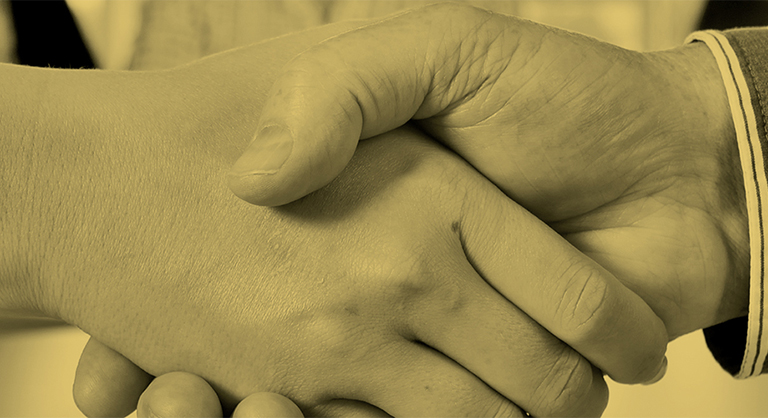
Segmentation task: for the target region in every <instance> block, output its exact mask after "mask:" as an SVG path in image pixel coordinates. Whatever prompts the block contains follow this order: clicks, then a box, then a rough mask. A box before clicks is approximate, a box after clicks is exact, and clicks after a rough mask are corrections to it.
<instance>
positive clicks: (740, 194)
mask: <svg viewBox="0 0 768 418" xmlns="http://www.w3.org/2000/svg"><path fill="white" fill-rule="evenodd" d="M654 54H655V55H656V57H657V58H659V59H658V61H657V62H659V63H661V65H660V68H661V71H662V74H664V76H665V77H666V78H667V79H668V80H669V83H670V86H675V87H676V89H675V90H673V91H674V92H675V94H671V95H670V96H671V97H672V99H671V100H668V102H669V103H670V105H671V106H674V107H675V108H676V109H674V110H670V111H669V112H668V114H669V115H673V118H674V119H675V120H673V121H671V122H668V123H669V126H671V127H673V129H672V131H671V133H670V134H669V135H668V138H667V139H669V140H671V141H675V140H676V141H677V150H676V152H674V155H675V157H674V160H673V163H672V164H677V165H679V166H681V167H685V171H686V172H685V173H683V175H684V176H687V177H688V178H691V179H695V180H696V181H694V182H692V183H691V184H693V185H695V188H696V189H697V190H696V191H695V192H694V193H693V194H694V195H696V196H697V198H698V199H697V202H696V204H695V205H696V206H697V207H698V208H699V209H701V210H703V211H704V212H705V213H706V214H707V215H708V216H709V217H710V218H711V219H712V220H713V223H714V224H715V225H716V226H717V227H718V229H719V231H720V235H721V238H722V241H723V244H724V245H723V248H725V250H726V251H727V253H728V254H727V255H726V258H727V260H728V268H727V269H726V272H727V273H726V274H727V275H728V277H726V278H725V279H724V281H725V283H726V287H725V289H724V294H723V299H722V302H721V305H720V307H719V311H718V312H717V315H716V318H717V320H718V322H722V321H725V320H728V319H732V318H735V317H738V316H743V315H746V314H747V309H748V305H749V261H750V260H749V234H748V218H747V209H746V196H745V192H744V179H743V173H742V169H741V161H740V157H739V149H738V143H737V141H736V132H735V129H734V124H733V117H732V115H731V110H730V106H729V104H728V97H727V94H726V90H725V86H724V83H723V79H722V76H721V73H720V70H719V68H718V65H717V62H716V60H715V58H714V56H713V55H712V53H711V52H710V50H709V48H708V47H707V46H706V45H705V44H704V43H701V42H696V43H692V44H688V45H685V46H681V47H678V48H676V49H673V50H670V51H663V52H659V53H654ZM652 55H653V54H652ZM680 109H682V111H681V110H680ZM702 245H707V244H706V243H704V244H702Z"/></svg>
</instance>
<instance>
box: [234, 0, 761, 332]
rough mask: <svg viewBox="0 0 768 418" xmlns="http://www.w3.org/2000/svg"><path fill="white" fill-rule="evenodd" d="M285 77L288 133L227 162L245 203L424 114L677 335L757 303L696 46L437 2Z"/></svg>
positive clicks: (722, 128)
mask: <svg viewBox="0 0 768 418" xmlns="http://www.w3.org/2000/svg"><path fill="white" fill-rule="evenodd" d="M446 28H450V30H447V29H446ZM399 36H401V37H404V38H407V39H409V42H405V41H398V37H399ZM412 39H421V42H411V41H410V40H412ZM403 45H409V48H410V49H409V48H403V47H402V46H403ZM393 47H394V49H392V48H393ZM411 47H412V48H411ZM382 51H387V52H382ZM382 57H386V59H385V60H384V61H382V60H381V58H382ZM409 71H412V72H409ZM308 86H311V88H310V87H308ZM273 92H274V93H273V95H272V97H271V99H270V105H269V106H268V107H267V108H268V109H270V111H268V112H267V113H266V114H265V116H264V117H263V120H262V122H261V123H260V126H267V127H269V128H270V129H268V130H267V131H266V132H272V133H274V132H276V129H275V128H274V126H283V127H285V128H287V129H283V132H289V133H290V135H291V136H292V138H289V139H290V140H291V141H292V144H291V146H290V147H288V146H285V145H280V142H279V141H277V142H276V141H275V140H274V137H275V135H272V140H271V141H270V140H268V139H269V138H266V135H259V136H257V138H256V140H255V141H254V143H253V145H252V146H251V147H250V148H249V150H248V151H247V152H246V153H245V155H244V157H243V158H241V160H240V161H239V162H238V163H237V164H236V165H235V167H234V170H233V173H232V175H231V176H230V186H231V187H233V189H234V190H235V192H236V193H238V195H240V196H241V197H243V198H245V199H246V200H249V201H251V202H254V203H260V204H276V203H282V202H285V201H290V200H292V199H294V198H296V197H298V196H301V195H303V194H305V193H306V192H308V191H310V190H314V189H315V188H317V187H319V186H321V185H322V184H324V183H325V182H327V181H328V180H329V179H330V178H332V177H333V176H334V175H335V173H336V172H338V171H339V170H341V167H343V166H344V164H345V163H346V161H347V159H348V158H350V156H351V151H352V150H353V149H354V146H353V145H354V143H355V142H356V141H357V139H358V138H360V137H362V138H366V137H368V136H371V135H374V134H377V133H380V132H384V131H386V130H388V129H391V128H393V127H395V126H398V125H399V124H402V123H404V122H405V121H406V120H408V119H410V118H415V119H419V120H420V124H419V125H420V127H421V128H422V129H424V130H426V131H428V132H429V133H430V134H432V135H433V136H434V137H435V138H437V139H438V140H440V141H442V142H443V143H445V144H446V145H448V146H449V147H450V148H452V149H453V150H455V151H457V152H459V153H460V154H461V155H462V156H463V157H465V158H466V159H467V160H468V161H470V162H471V163H472V164H473V165H474V166H475V168H477V169H478V170H480V171H482V172H483V173H484V174H485V175H486V176H488V177H489V178H490V179H492V180H493V181H494V182H495V183H496V184H497V185H498V186H499V187H500V188H501V189H502V190H503V191H504V192H505V193H506V194H507V195H508V196H510V197H513V198H514V199H516V200H517V201H518V202H520V203H522V204H523V205H524V206H525V207H526V208H528V209H530V210H531V211H533V212H534V213H535V214H536V215H538V216H539V217H541V218H542V219H545V220H546V221H548V223H549V224H550V225H551V226H553V227H554V228H555V229H556V230H557V231H558V232H560V233H562V234H563V235H564V236H565V237H566V238H567V239H568V240H569V241H570V242H572V243H573V244H575V245H576V246H577V247H578V248H580V249H581V250H583V251H585V252H586V253H587V254H589V255H590V256H592V257H593V258H594V259H596V260H598V261H599V262H600V263H601V264H603V265H604V266H606V267H608V269H609V270H611V271H612V272H614V273H615V274H617V277H619V278H620V279H621V280H622V281H624V283H626V284H627V285H629V286H630V287H631V288H632V289H633V290H635V291H636V292H637V293H638V294H640V295H642V296H643V297H644V299H645V300H646V301H648V302H649V304H651V306H652V307H653V308H654V310H655V311H656V312H657V313H658V314H659V315H660V316H661V317H662V318H664V320H665V323H666V325H667V329H668V331H669V333H670V337H671V338H674V337H675V336H677V335H681V334H684V333H687V332H690V331H692V330H695V329H698V328H701V327H706V326H709V325H712V324H715V323H718V322H721V321H723V320H726V319H729V318H732V317H736V316H740V315H743V314H744V313H745V309H746V292H747V288H746V281H745V280H744V279H745V277H746V268H745V267H746V230H745V225H746V221H745V215H744V209H743V203H742V202H743V196H742V193H743V186H742V185H741V180H740V176H741V173H740V172H739V166H738V164H737V156H736V153H735V141H734V140H733V133H732V128H731V126H730V119H729V117H728V112H727V108H726V107H725V102H724V99H723V97H724V93H723V91H722V86H721V85H720V81H719V79H718V75H717V70H716V69H715V68H714V63H713V61H712V59H711V57H710V56H709V53H708V51H706V48H705V47H703V46H701V45H693V46H686V47H681V48H678V49H677V50H672V51H665V52H659V53H652V54H639V53H634V52H631V51H625V50H621V49H619V48H616V47H613V46H611V45H606V44H603V43H600V42H598V41H595V40H592V39H588V38H584V37H580V36H577V35H573V34H568V33H564V32H561V31H557V30H553V29H549V28H543V27H541V26H539V25H535V24H531V23H530V22H525V21H520V20H518V19H513V18H508V17H501V16H498V15H491V14H488V13H486V12H482V11H479V10H477V9H472V8H467V7H463V6H457V5H444V6H433V7H430V8H426V9H423V10H420V11H416V12H411V13H408V14H405V15H404V16H401V17H399V18H396V19H393V20H392V21H390V22H385V23H383V24H380V25H378V26H375V27H368V28H365V29H364V30H361V31H358V32H354V33H350V34H347V35H344V36H341V37H339V38H337V39H334V40H331V41H329V42H326V43H325V44H324V45H322V46H320V47H317V48H314V49H312V50H310V51H308V52H306V53H304V54H303V55H302V56H301V57H299V58H297V59H296V60H294V62H293V63H291V64H290V65H289V66H288V67H287V68H286V70H285V74H284V75H283V76H282V78H281V79H280V81H279V82H278V86H277V87H276V88H275V89H274V90H273ZM296 97H301V99H302V100H301V101H297V100H296V99H295V98H296ZM328 97H335V98H337V99H338V100H336V101H334V100H331V101H329V100H328ZM313 98H319V99H320V102H321V104H319V105H318V104H317V102H316V101H315V100H314V99H313ZM350 98H353V99H354V100H350ZM510 98H511V99H510ZM329 103H331V104H332V105H331V106H329V105H328V104H329ZM285 115H291V117H290V118H286V117H285ZM328 121H334V123H329V122H328ZM256 131H257V132H259V129H257V130H256ZM339 138H341V139H342V140H343V141H339ZM344 141H346V142H344ZM286 150H287V152H286ZM318 150H320V152H318ZM324 156H326V158H325V159H323V157H324ZM286 157H287V158H288V160H287V162H283V161H284V159H285V158H286ZM308 161H309V162H311V164H308V163H307V162H308ZM281 164H283V165H282V168H281ZM307 170H309V171H307ZM307 180H309V181H307Z"/></svg>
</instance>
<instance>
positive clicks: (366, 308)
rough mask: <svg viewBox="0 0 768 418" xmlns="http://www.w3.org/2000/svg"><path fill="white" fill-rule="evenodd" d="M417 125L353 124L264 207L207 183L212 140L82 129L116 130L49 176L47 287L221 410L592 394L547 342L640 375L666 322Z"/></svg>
mask: <svg viewBox="0 0 768 418" xmlns="http://www.w3.org/2000/svg"><path fill="white" fill-rule="evenodd" d="M421 137H422V136H421V135H420V134H418V133H416V132H414V131H412V130H401V131H395V132H392V133H390V134H388V135H386V136H384V137H382V138H380V139H379V140H376V141H368V142H367V143H366V144H365V146H363V147H361V149H360V150H359V152H358V155H357V157H356V159H355V161H354V162H353V164H352V166H350V167H349V169H348V170H346V171H345V173H344V175H343V176H342V177H341V178H340V179H339V180H338V181H336V182H334V183H333V184H331V185H330V186H329V187H327V188H325V189H323V191H321V192H318V193H316V194H314V195H313V196H311V197H309V198H307V199H303V200H302V201H300V202H296V203H294V204H292V205H289V206H285V207H281V208H277V209H272V208H260V207H255V206H252V205H248V204H246V203H245V202H242V201H240V200H238V199H236V198H234V197H233V196H230V195H229V194H228V191H227V190H226V189H225V188H222V187H220V181H221V177H220V176H221V174H222V172H221V169H220V168H219V167H220V163H219V162H218V158H212V157H211V155H216V153H217V152H220V151H218V150H220V149H221V146H220V144H218V143H216V142H214V141H211V142H206V141H202V142H190V143H187V142H184V141H175V140H169V139H165V140H163V141H160V140H158V139H157V138H151V140H148V141H144V140H142V139H135V138H134V139H133V140H128V141H127V143H123V144H119V145H118V144H98V147H102V146H104V148H103V149H104V150H105V152H110V153H111V152H112V150H116V151H119V152H117V153H115V154H109V155H110V156H111V158H104V159H96V158H93V159H89V164H88V165H87V170H86V171H85V173H86V174H88V175H92V174H93V173H99V176H98V177H95V178H94V181H90V180H89V179H87V178H80V177H79V176H78V174H79V173H70V175H71V176H72V177H67V178H65V179H63V180H61V182H60V183H57V184H55V185H52V187H65V188H66V189H67V190H69V192H70V193H69V195H70V196H71V198H70V199H63V201H61V202H60V204H61V207H62V208H63V209H62V211H61V212H57V213H52V214H50V215H51V216H53V217H55V219H54V220H57V219H61V218H59V216H63V215H62V214H70V216H73V217H74V221H70V222H61V221H59V222H53V225H54V228H53V231H50V235H49V237H50V238H49V240H48V241H47V242H46V243H45V245H44V247H43V248H44V249H45V250H46V251H47V252H48V253H49V254H50V257H48V258H47V259H46V262H45V264H44V265H43V266H42V267H41V271H42V272H44V273H46V274H45V275H46V277H49V278H50V279H49V280H50V282H49V283H50V284H51V286H50V287H51V288H53V289H58V290H59V291H60V292H61V293H59V294H56V295H55V301H56V302H57V303H56V304H55V305H54V306H55V309H56V311H57V312H58V315H59V316H60V317H62V318H64V319H66V320H67V321H69V322H71V323H74V324H77V325H78V326H79V327H80V328H82V329H83V330H85V331H86V332H88V333H89V334H91V335H92V336H93V337H95V338H97V339H98V340H99V341H101V342H103V343H104V344H105V345H106V346H108V347H111V348H113V349H114V350H116V351H117V352H119V353H121V354H122V355H123V356H125V357H126V358H128V359H130V360H131V361H132V362H134V363H135V364H137V365H138V366H140V367H141V368H142V369H143V370H145V371H146V372H147V373H149V374H151V375H155V376H158V375H162V374H165V373H168V372H172V371H185V372H189V373H193V374H196V375H198V376H200V377H203V378H204V379H205V380H206V381H207V382H209V383H210V384H211V386H212V387H213V388H214V389H215V390H216V392H217V393H218V395H219V396H220V398H221V400H222V403H223V405H224V407H225V410H229V409H231V408H232V407H233V406H234V404H235V403H236V402H238V401H240V400H242V399H243V398H245V397H246V396H247V395H249V394H251V393H254V392H275V393H279V394H281V395H285V396H288V397H289V398H290V399H292V400H293V401H294V402H296V404H297V405H299V406H300V407H301V409H302V410H303V411H304V412H305V413H307V414H308V415H320V416H322V415H349V414H352V415H374V416H375V415H377V414H381V413H382V412H381V411H386V413H388V414H390V415H395V416H397V415H408V416H411V415H430V416H447V415H459V416H465V415H466V416H477V415H482V416H485V415H495V414H500V415H516V414H519V413H520V412H519V410H518V409H517V407H516V406H515V405H519V406H520V407H521V408H523V409H524V410H526V411H529V412H531V413H532V414H535V415H594V414H599V413H600V411H602V409H603V408H604V406H605V403H606V401H607V391H606V387H605V383H604V382H603V379H602V373H601V372H600V370H598V369H596V368H594V367H593V366H592V365H591V364H590V362H589V361H587V360H586V359H585V358H584V357H582V356H581V355H579V354H578V353H577V352H576V351H575V350H573V349H572V348H570V347H569V346H568V345H566V343H567V344H570V345H572V346H574V347H578V349H579V351H580V352H586V353H594V360H593V361H594V362H595V363H597V364H600V366H601V367H602V368H603V369H606V370H612V371H614V373H615V374H616V375H617V376H619V378H623V379H624V380H626V381H645V380H648V379H651V378H652V377H653V376H654V375H655V374H656V373H657V372H658V370H659V368H660V366H661V363H662V358H663V353H664V347H665V344H666V338H667V336H666V333H665V332H664V329H663V325H662V324H661V321H660V320H659V319H658V318H657V317H656V316H655V315H654V314H653V313H652V311H651V310H650V309H649V308H648V307H647V305H645V304H644V303H643V302H642V300H641V299H640V298H639V297H637V296H636V295H635V294H634V293H632V292H631V291H629V290H628V289H626V288H625V287H623V286H622V285H621V284H620V283H619V282H618V281H617V280H616V279H615V278H613V277H612V276H611V275H610V274H609V273H607V272H606V271H604V270H603V269H602V268H600V267H599V266H598V265H597V264H596V263H594V262H593V261H592V260H590V259H589V258H587V257H584V256H583V255H582V254H581V253H579V252H578V251H577V250H576V249H574V248H573V247H571V246H570V245H569V244H568V243H567V242H566V241H565V240H563V239H562V238H561V237H559V236H558V235H557V234H556V233H554V232H553V231H551V230H550V229H549V228H548V227H546V225H544V224H543V223H541V222H540V221H539V220H538V219H536V218H534V217H533V216H532V215H530V214H529V213H527V212H525V211H524V210H523V209H522V208H520V207H519V206H517V205H516V204H514V203H513V202H511V201H509V200H508V199H507V198H506V197H505V196H504V195H503V194H502V193H501V192H500V191H499V190H498V189H496V188H495V187H493V185H491V184H490V183H488V182H487V181H486V180H485V179H484V178H483V177H482V176H480V175H479V174H477V173H476V172H475V171H474V170H472V169H471V168H470V167H469V166H468V165H466V164H465V163H463V162H462V161H461V160H460V159H458V158H457V157H455V156H453V155H451V154H450V153H446V152H445V151H444V150H441V149H440V148H439V147H438V146H437V145H435V144H433V143H430V142H429V141H426V140H425V139H423V138H422V139H420V138H421ZM105 140H106V141H109V140H108V139H105ZM80 144H81V145H82V143H80ZM112 145H114V147H113V146H112ZM78 149H79V150H81V151H82V148H79V147H78ZM100 149H101V148H100ZM180 149H186V152H182V153H179V152H178V151H179V150H180ZM97 153H98V152H97ZM80 155H81V156H83V158H89V154H80ZM65 160H66V158H65ZM131 164H138V165H137V166H139V167H142V168H143V169H142V170H135V171H132V172H131V173H132V174H131V175H126V171H125V169H126V167H129V166H130V165H131ZM153 167H154V168H153ZM75 171H77V170H75ZM161 174H162V175H161ZM115 184H119V185H120V187H119V188H113V187H114V185H115ZM126 196H130V199H126V198H125V197H126ZM94 202H98V205H95V206H94V205H92V203H94ZM116 214H122V215H120V216H115V215H116ZM243 222H246V224H247V225H249V226H248V227H243V225H244V223H243ZM107 232H108V233H107ZM491 286H493V287H491ZM510 301H512V302H513V303H515V304H518V306H520V307H521V308H523V309H525V312H526V313H527V314H526V313H524V312H523V311H521V310H520V309H519V308H518V307H516V306H515V305H513V304H512V303H510ZM532 318H533V319H532ZM534 320H535V321H537V322H539V323H541V324H544V325H545V326H546V327H547V328H548V329H550V330H552V332H553V333H554V334H555V335H556V336H557V337H559V338H556V337H555V336H553V335H552V334H550V333H549V332H547V331H546V330H545V329H543V328H542V327H540V326H539V325H538V324H537V323H536V322H534ZM627 330H632V332H631V334H630V337H631V338H625V337H624V336H623V335H622V334H623V333H627ZM631 339H635V340H631ZM563 341H564V342H565V343H564V342H563Z"/></svg>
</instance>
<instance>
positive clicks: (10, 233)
mask: <svg viewBox="0 0 768 418" xmlns="http://www.w3.org/2000/svg"><path fill="white" fill-rule="evenodd" d="M361 24H362V23H344V24H339V25H332V26H325V27H321V28H316V29H313V30H311V31H306V32H302V33H298V34H294V35H289V36H286V37H282V38H278V39H274V40H270V41H266V42H263V43H261V44H256V45H253V46H249V47H245V48H241V49H239V50H236V51H229V52H226V53H222V54H218V55H216V56H212V57H209V58H207V59H204V60H201V61H198V62H195V63H191V64H189V65H187V66H185V67H182V68H178V69H173V70H169V71H162V72H107V71H93V70H90V71H89V70H85V71H83V70H52V69H39V68H32V67H23V66H13V65H2V66H0V80H2V81H0V83H1V84H2V86H1V87H0V91H3V101H2V104H0V106H2V107H3V108H2V111H1V112H0V115H2V124H1V125H0V138H1V139H0V160H1V161H2V163H1V164H0V176H2V177H0V185H1V187H2V188H1V189H0V193H1V195H0V215H1V216H2V218H0V222H1V226H2V231H3V232H2V241H0V310H13V311H20V312H24V313H38V314H39V313H43V314H46V315H49V316H56V317H59V316H61V312H59V309H58V308H55V306H57V305H58V304H59V302H60V301H59V300H57V299H60V297H61V295H62V293H63V292H64V291H65V289H62V288H61V286H62V284H61V283H63V282H62V280H61V276H62V275H67V274H70V273H71V271H72V268H73V267H74V266H77V265H82V264H83V260H85V259H89V258H95V257H93V256H94V254H92V251H95V250H97V251H101V250H103V249H105V248H112V247H114V246H116V245H119V243H114V242H111V241H110V240H111V238H112V237H113V236H116V234H115V233H116V232H117V231H115V230H114V228H118V229H119V228H134V227H139V226H141V223H142V220H141V219H135V218H131V215H132V214H135V213H136V212H135V211H136V210H140V209H141V208H144V207H145V206H143V205H147V204H149V203H150V201H151V200H152V199H154V198H156V197H157V196H147V193H167V195H166V197H165V199H166V200H169V201H172V200H173V199H174V196H176V195H177V194H178V193H179V190H185V193H190V190H191V191H195V190H197V191H198V192H200V191H203V190H208V189H210V188H211V187H220V188H221V191H222V195H223V196H224V197H229V195H228V192H226V189H225V188H224V186H222V185H221V184H218V183H216V184H213V183H211V182H218V181H219V179H218V177H216V176H213V177H211V173H217V170H224V169H226V168H228V167H229V165H230V164H231V163H232V161H233V160H234V159H235V158H236V156H237V154H238V153H239V151H240V150H241V149H242V148H243V146H244V145H245V144H247V142H248V141H249V140H250V139H251V137H252V136H253V129H254V127H255V124H256V121H257V119H258V115H259V112H260V109H261V106H262V104H263V101H264V98H265V97H266V93H267V90H268V89H269V87H270V85H271V82H272V80H273V78H274V77H275V76H276V74H277V73H278V72H279V70H280V68H281V67H282V66H283V65H284V64H285V63H286V62H287V61H288V60H289V59H290V58H292V57H293V56H294V55H296V54H298V53H299V52H301V51H302V50H303V49H305V48H307V47H308V46H310V45H312V44H314V43H317V42H320V41H322V40H323V39H325V38H327V37H329V36H333V35H335V34H338V33H341V32H343V31H346V30H349V29H351V28H354V27H356V26H359V25H361ZM179 145H181V148H180V147H179ZM199 153H206V154H207V155H208V156H210V157H211V158H209V159H207V160H206V161H209V162H210V166H209V167H200V163H199V161H200V160H199V159H197V160H195V161H196V163H195V164H192V163H189V161H191V160H192V159H191V156H194V155H198V154H199ZM184 160H189V161H186V162H187V163H188V164H184V162H185V161H184ZM169 161H170V162H171V163H173V164H171V165H172V166H173V167H175V168H170V166H171V165H169ZM177 163H178V164H177ZM179 169H181V170H187V171H186V172H185V173H183V175H178V174H179V173H173V174H174V175H170V174H171V173H169V172H167V170H179ZM203 177H205V178H203ZM171 178H176V179H181V180H179V181H175V182H174V181H170V179H171ZM180 182H181V183H184V184H181V183H180ZM115 207H119V208H120V210H121V211H122V212H121V213H115V212H114V208H115ZM110 220H111V221H110ZM144 227H147V225H144ZM73 244H74V245H73ZM81 244H82V245H83V246H87V248H81V247H80V245H81ZM70 308H71V307H70Z"/></svg>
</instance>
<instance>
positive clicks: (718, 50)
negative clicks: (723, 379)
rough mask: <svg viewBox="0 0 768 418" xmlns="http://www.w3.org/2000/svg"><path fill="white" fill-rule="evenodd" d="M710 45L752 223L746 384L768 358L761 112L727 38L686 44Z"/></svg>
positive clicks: (699, 36) (767, 182) (713, 34)
mask: <svg viewBox="0 0 768 418" xmlns="http://www.w3.org/2000/svg"><path fill="white" fill-rule="evenodd" d="M696 41H699V42H704V43H705V44H706V45H707V46H708V47H709V50H710V51H711V52H712V54H713V55H714V56H715V59H716V60H717V65H718V68H719V69H720V75H721V76H722V79H723V83H724V84H725V90H726V93H727V95H728V104H729V106H730V109H731V116H732V117H733V126H734V127H735V129H736V141H737V142H738V147H739V157H740V160H741V169H742V172H743V173H744V189H745V192H746V197H747V216H748V218H749V249H750V257H749V260H750V261H749V277H750V281H749V315H748V317H747V318H748V320H747V335H746V338H747V340H746V345H745V348H744V356H743V358H742V361H741V367H740V369H739V371H738V373H736V375H735V377H736V378H737V379H746V378H748V377H752V376H757V375H759V374H760V373H762V370H763V364H764V363H765V358H766V354H768V332H766V331H767V330H766V329H765V324H766V323H768V322H767V321H768V311H766V309H765V290H766V280H765V278H766V262H765V244H766V242H765V241H766V240H765V220H766V219H768V201H766V199H767V198H768V179H766V170H765V169H764V164H765V160H764V156H763V149H762V146H761V144H760V137H759V135H758V131H757V119H756V117H755V109H754V108H753V107H752V97H751V95H750V91H749V87H748V84H747V80H746V78H745V77H744V73H743V72H742V67H741V63H740V62H739V59H738V57H737V55H736V53H735V52H734V50H733V48H732V47H731V45H730V44H729V42H728V40H727V39H726V37H725V36H723V34H722V33H720V32H717V31H700V32H694V33H692V34H691V35H690V36H688V38H687V39H686V40H685V42H686V43H690V42H696Z"/></svg>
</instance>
